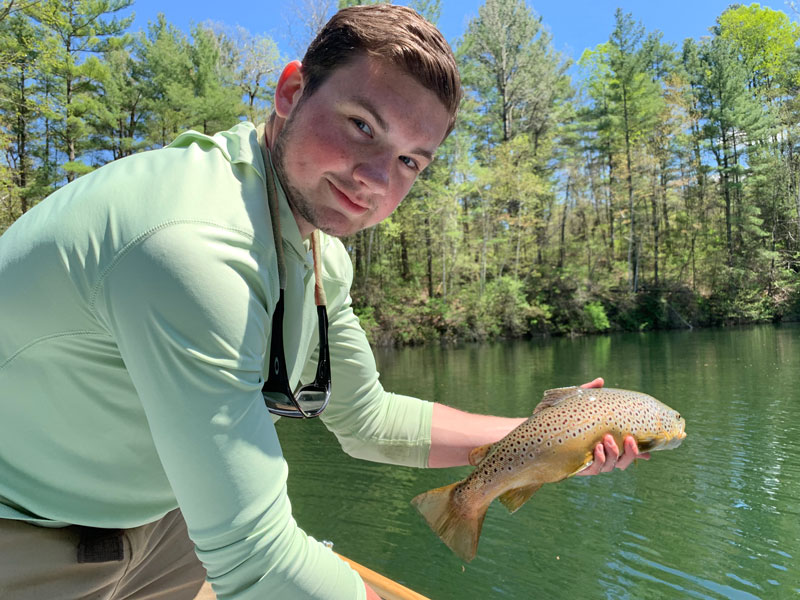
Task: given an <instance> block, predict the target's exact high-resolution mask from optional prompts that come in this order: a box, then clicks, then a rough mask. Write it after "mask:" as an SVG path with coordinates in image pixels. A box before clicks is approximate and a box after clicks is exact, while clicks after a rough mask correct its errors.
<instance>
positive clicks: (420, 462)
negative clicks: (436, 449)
mask: <svg viewBox="0 0 800 600" xmlns="http://www.w3.org/2000/svg"><path fill="white" fill-rule="evenodd" d="M336 245H337V246H338V245H339V244H338V242H337V243H336ZM330 251H331V253H334V252H335V251H334V250H333V249H331V250H330ZM339 253H340V254H343V255H344V257H343V258H340V259H338V261H337V260H336V259H333V260H331V259H328V260H326V263H327V265H326V266H327V267H328V268H327V269H326V271H328V273H329V272H330V271H331V270H333V271H335V276H336V277H337V278H339V279H340V281H335V280H334V281H330V280H329V281H327V282H326V283H327V284H328V285H326V293H327V294H328V300H329V305H328V307H329V314H328V319H329V325H328V343H329V346H330V356H331V401H330V404H329V405H328V407H327V408H326V409H325V412H323V413H322V415H321V416H320V418H321V419H322V420H323V421H324V423H325V426H326V427H327V428H328V429H330V430H331V431H332V432H333V433H334V434H335V435H336V437H337V439H338V440H339V443H340V444H341V446H342V449H343V450H344V451H345V452H347V453H348V454H349V455H350V456H353V457H356V458H361V459H364V460H371V461H375V462H382V463H389V464H396V465H404V466H410V467H427V466H428V455H429V453H430V445H431V422H432V418H433V403H431V402H427V401H423V400H420V399H418V398H412V397H410V396H403V395H400V394H393V393H389V392H387V391H385V390H384V389H383V386H382V385H381V382H380V380H379V374H378V369H377V366H376V364H375V357H374V355H373V353H372V349H371V348H370V346H369V341H368V340H367V335H366V334H365V333H364V330H363V329H362V328H361V325H360V324H359V321H358V317H357V316H356V315H355V313H354V312H353V307H352V300H351V298H350V295H349V292H348V290H349V289H350V282H351V280H352V266H351V264H350V259H349V257H348V256H347V254H346V251H345V250H344V248H343V247H341V248H339ZM334 261H336V262H339V263H341V264H337V265H335V266H333V267H331V262H334ZM337 267H338V268H337ZM313 343H315V344H317V343H318V340H317V336H314V340H313ZM317 354H318V349H316V350H314V353H313V355H312V358H311V360H309V361H308V363H307V365H306V367H305V370H304V373H303V377H302V379H301V380H302V381H311V379H313V377H314V369H315V368H316V364H317V362H316V357H317Z"/></svg>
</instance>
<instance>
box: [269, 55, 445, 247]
mask: <svg viewBox="0 0 800 600" xmlns="http://www.w3.org/2000/svg"><path fill="white" fill-rule="evenodd" d="M301 94H302V92H301V93H298V94H297V95H296V96H295V98H296V99H295V100H294V101H293V104H292V106H291V110H290V112H289V114H288V117H287V120H286V122H285V123H284V125H283V129H282V130H281V132H280V133H279V135H278V137H277V140H276V142H275V147H274V155H275V159H276V160H275V163H276V169H277V171H278V176H279V178H280V180H281V183H282V184H283V187H284V190H285V191H286V194H287V196H288V199H289V204H290V205H291V207H292V212H293V213H294V215H295V219H296V220H297V224H298V227H299V228H300V233H301V235H303V237H306V236H308V235H310V233H311V232H312V231H313V230H314V229H321V230H323V231H325V232H326V233H329V234H331V235H336V236H343V235H349V234H352V233H355V232H356V231H359V230H361V229H364V228H366V227H370V226H372V225H375V224H376V223H379V222H380V221H382V220H383V219H385V218H386V217H388V216H389V215H390V214H391V213H392V211H394V209H395V208H397V205H398V204H400V201H401V200H402V199H403V198H404V197H405V195H406V194H407V193H408V190H409V189H410V188H411V184H412V183H414V180H415V179H416V178H417V175H419V173H420V172H421V171H422V169H424V168H425V167H426V166H427V165H428V164H429V163H430V161H431V160H432V157H433V154H434V152H435V151H436V148H437V147H438V146H439V144H440V143H441V142H442V140H443V139H444V136H445V133H446V131H447V126H448V124H449V114H448V112H447V110H446V109H445V107H444V105H443V104H442V102H441V101H440V100H439V99H438V97H437V96H436V94H434V92H432V91H430V90H428V89H427V88H425V87H423V86H422V85H421V84H420V83H418V82H417V81H416V80H415V79H413V78H412V77H411V76H409V75H408V74H406V73H405V72H404V71H402V70H401V69H399V68H398V67H395V66H394V65H391V64H387V63H385V62H383V61H379V60H377V59H375V58H372V57H369V56H361V57H358V58H356V59H355V60H353V61H352V62H350V63H349V64H347V65H345V66H343V67H340V68H338V69H336V70H335V71H334V72H332V73H331V74H330V75H329V77H328V79H327V80H325V82H324V83H323V84H322V85H321V86H320V87H319V88H317V90H316V91H315V92H314V93H313V94H312V95H311V96H310V97H306V98H302V100H300V98H301V97H302V96H301Z"/></svg>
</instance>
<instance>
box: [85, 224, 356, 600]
mask: <svg viewBox="0 0 800 600" xmlns="http://www.w3.org/2000/svg"><path fill="white" fill-rule="evenodd" d="M253 246H254V244H253V241H252V240H251V239H249V238H248V237H247V235H246V234H245V233H239V232H236V231H228V230H222V229H220V228H217V227H213V226H210V225H204V224H202V223H185V224H175V225H171V226H169V227H165V228H163V229H161V230H159V231H156V232H154V233H151V234H150V235H149V236H147V237H146V239H144V240H141V241H138V242H136V243H135V244H133V245H132V246H131V247H130V248H128V249H126V250H125V251H123V252H122V253H121V254H120V258H119V259H118V260H117V261H116V262H115V263H114V264H113V265H112V267H111V268H110V269H109V272H108V273H107V275H106V276H105V278H104V281H103V284H102V288H101V291H100V293H99V297H98V299H97V312H98V314H99V315H100V317H101V319H104V320H105V321H106V326H107V328H108V329H109V331H110V332H111V333H112V335H113V336H114V338H115V340H116V341H117V343H118V346H119V350H120V353H121V356H122V359H123V360H124V362H125V365H126V367H127V370H128V372H129V374H130V377H131V379H132V382H133V384H134V386H135V388H136V391H137V393H138V396H139V397H140V399H141V403H142V405H143V407H144V411H145V413H146V416H147V420H148V423H149V427H150V432H151V434H152V438H153V443H154V445H155V448H156V450H157V452H158V455H159V458H160V460H161V463H162V465H163V468H164V471H165V473H166V475H167V478H168V479H169V482H170V484H171V486H172V489H173V491H174V493H175V497H176V499H177V503H178V505H179V506H180V508H181V510H182V512H183V516H184V518H185V520H186V523H187V526H188V529H189V535H190V536H191V538H192V540H193V541H194V543H195V546H196V552H197V554H198V556H199V558H200V559H201V561H202V562H203V564H204V565H205V567H206V570H207V571H208V579H209V581H211V582H212V583H213V584H214V589H215V591H216V593H217V596H218V598H220V600H225V599H231V600H234V599H235V600H240V599H250V598H266V597H269V598H281V599H286V600H294V599H297V600H299V599H301V598H302V599H309V598H311V599H324V600H344V599H347V600H352V599H354V598H355V599H362V598H364V597H365V591H364V584H363V582H362V581H361V579H360V577H359V576H358V575H357V574H356V573H355V572H354V571H353V570H352V569H350V567H349V566H348V565H346V564H345V563H344V562H343V561H341V560H340V559H338V558H337V557H335V555H334V554H333V553H332V552H331V551H330V550H328V549H327V548H325V547H324V546H322V545H321V544H320V543H318V542H316V541H315V540H313V539H311V538H309V537H308V536H307V535H306V534H305V533H303V531H302V530H301V529H300V528H299V527H298V526H297V524H296V522H295V521H294V519H293V518H292V515H291V506H290V503H289V498H288V497H287V493H286V478H287V472H288V469H287V465H286V462H285V460H284V458H283V456H282V453H281V448H280V444H279V442H278V437H277V435H276V432H275V428H274V426H273V422H272V419H271V418H270V415H269V413H268V411H267V410H266V409H265V407H264V403H263V399H262V398H261V393H260V389H261V382H262V379H261V373H262V366H263V361H264V354H265V351H266V349H267V348H268V347H269V346H268V344H269V339H268V337H269V332H270V327H269V323H270V316H271V315H270V314H269V313H268V311H271V310H272V306H271V303H269V302H268V301H267V298H269V297H270V295H269V294H268V293H267V288H268V287H269V285H275V284H276V282H273V281H272V278H274V274H272V275H270V274H269V273H266V272H264V270H263V267H262V266H260V265H264V264H271V263H270V262H269V260H268V259H265V258H264V256H257V255H256V254H257V252H259V250H253ZM269 252H270V250H266V249H264V250H263V253H265V254H267V253H269ZM271 260H272V261H274V258H271ZM121 443H124V440H122V441H121Z"/></svg>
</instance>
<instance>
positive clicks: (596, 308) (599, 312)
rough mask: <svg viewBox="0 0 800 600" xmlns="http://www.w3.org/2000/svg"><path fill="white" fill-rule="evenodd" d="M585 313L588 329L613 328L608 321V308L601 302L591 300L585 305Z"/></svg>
mask: <svg viewBox="0 0 800 600" xmlns="http://www.w3.org/2000/svg"><path fill="white" fill-rule="evenodd" d="M583 314H584V317H585V320H586V324H587V330H588V331H591V332H595V331H598V332H599V331H608V330H609V329H610V328H611V323H609V322H608V316H607V315H606V310H605V309H604V308H603V305H602V304H601V303H600V302H597V301H595V302H589V303H588V304H587V305H586V306H584V307H583Z"/></svg>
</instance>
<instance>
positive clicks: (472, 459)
mask: <svg viewBox="0 0 800 600" xmlns="http://www.w3.org/2000/svg"><path fill="white" fill-rule="evenodd" d="M492 446H494V444H486V445H485V446H478V447H477V448H473V449H472V451H471V452H470V453H469V464H471V465H472V466H473V467H474V466H477V465H478V463H480V462H481V461H482V460H483V459H484V458H486V455H487V454H489V452H490V451H491V449H492Z"/></svg>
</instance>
